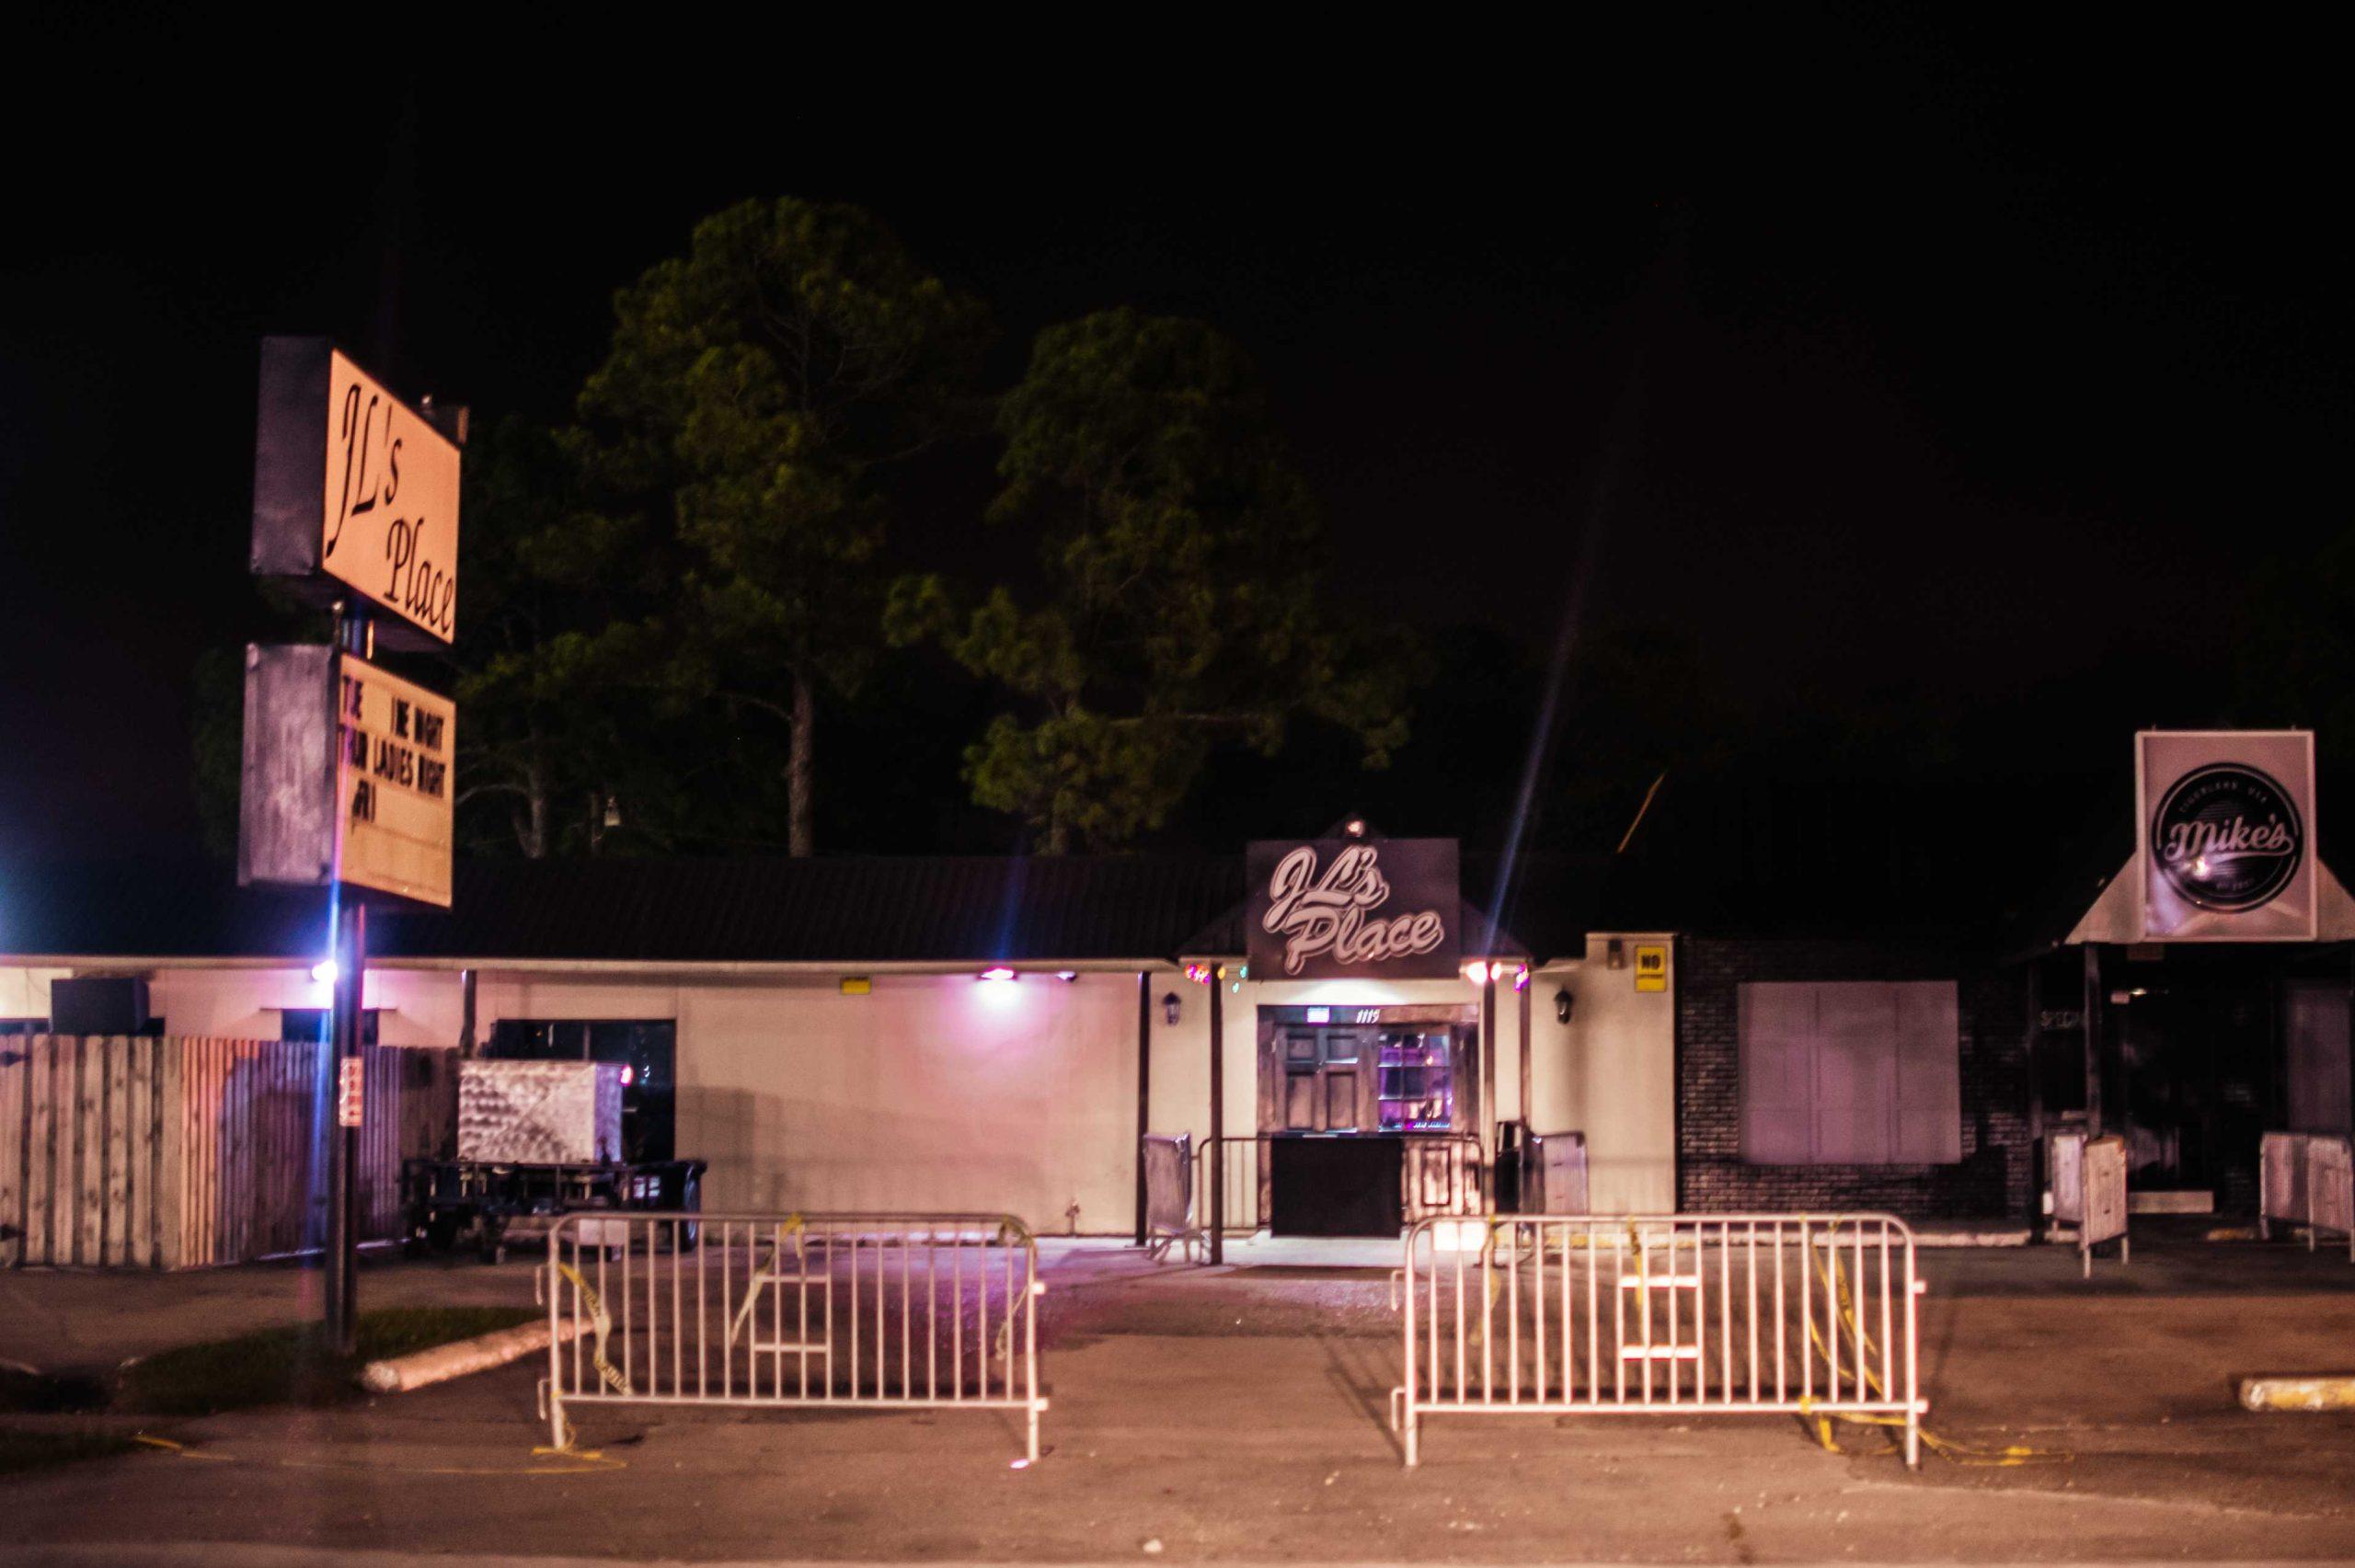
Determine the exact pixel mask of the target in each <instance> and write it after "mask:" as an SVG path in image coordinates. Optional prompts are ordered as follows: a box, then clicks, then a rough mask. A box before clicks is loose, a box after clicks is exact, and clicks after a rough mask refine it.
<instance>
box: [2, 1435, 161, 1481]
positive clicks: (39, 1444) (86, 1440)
mask: <svg viewBox="0 0 2355 1568" xmlns="http://www.w3.org/2000/svg"><path fill="white" fill-rule="evenodd" d="M138 1447H139V1444H137V1443H136V1442H133V1441H132V1439H131V1438H129V1437H117V1436H110V1435H109V1434H107V1433H104V1432H27V1431H22V1430H17V1429H12V1428H10V1427H6V1426H0V1475H16V1474H18V1473H20V1472H22V1471H29V1470H42V1469H45V1468H47V1467H48V1466H50V1465H70V1464H73V1463H75V1461H76V1460H79V1459H111V1458H112V1457H113V1456H115V1455H116V1454H127V1453H130V1452H131V1451H132V1449H134V1448H138Z"/></svg>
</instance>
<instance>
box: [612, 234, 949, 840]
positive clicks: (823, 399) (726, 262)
mask: <svg viewBox="0 0 2355 1568" xmlns="http://www.w3.org/2000/svg"><path fill="white" fill-rule="evenodd" d="M986 330H987V328H986V320H985V317H984V313H983V312H982V308H981V306H980V305H979V304H977V303H975V302H973V301H972V300H971V299H969V298H967V297H965V296H963V295H961V294H959V293H958V292H955V291H954V290H952V289H950V288H949V287H948V285H947V284H945V283H944V282H942V281H941V280H939V279H938V278H936V277H935V276H933V275H932V274H930V273H928V272H926V271H925V269H923V268H922V267H921V266H919V265H918V264H917V262H916V261H915V259H914V258H913V257H912V256H911V255H910V254H909V253H908V251H907V250H906V249H905V248H904V247H903V246H902V245H901V244H900V242H899V241H898V239H897V238H895V237H894V236H893V235H891V233H890V231H889V230H888V229H886V228H885V227H884V226H883V224H882V223H879V221H878V220H877V219H876V218H874V217H873V216H872V215H871V214H869V213H867V212H863V211H861V210H859V209H857V208H856V207H848V206H842V205H837V204H829V203H819V202H810V201H802V200H793V199H790V198H785V199H779V200H774V201H746V202H743V203H741V204H739V205H737V206H734V207H731V208H729V209H728V210H727V211H725V212H719V213H717V214H715V215H713V216H712V217H709V218H707V219H705V220H704V221H703V222H702V223H698V224H697V225H696V226H695V232H694V234H693V235H692V237H691V238H690V241H689V243H688V246H687V252H686V254H685V255H684V256H683V257H678V258H672V259H670V260H666V261H663V262H661V263H659V264H657V265H656V266H654V267H653V268H651V269H649V270H648V271H647V273H646V274H645V276H643V277H642V278H640V279H639V280H638V282H637V283H636V284H635V285H633V286H632V287H630V288H627V289H626V290H624V291H622V292H621V293H620V295H619V296H618V298H617V299H616V301H615V330H614V338H613V344H612V348H611V351H610V352H609V354H608V355H607V357H606V360H605V361H604V363H603V365H602V366H600V367H599V369H598V370H597V371H596V372H595V373H594V374H592V376H591V377H590V379H589V382H588V384H587V385H586V386H585V387H584V388H583V390H582V393H581V396H580V409H581V413H582V415H583V417H584V418H585V419H586V420H588V421H589V422H590V425H591V427H592V429H594V430H596V431H597V432H598V434H599V436H600V438H601V469H602V473H603V476H604V477H605V478H606V479H607V480H608V481H610V482H614V483H616V484H618V485H620V486H623V487H625V488H626V489H627V490H629V491H630V492H632V493H634V494H636V495H638V497H639V498H641V504H642V505H644V506H645V507H647V508H649V509H650V510H652V511H654V512H655V513H658V514H661V516H662V517H663V519H664V521H667V524H668V527H669V545H670V547H671V550H670V554H671V558H672V560H673V561H674V563H675V568H676V570H677V572H678V579H677V580H678V589H679V602H678V604H677V607H676V609H675V612H674V613H672V615H671V616H670V617H669V620H668V634H669V635H668V641H667V645H666V657H667V658H668V659H669V661H670V675H669V677H668V678H667V679H666V682H665V683H666V684H667V685H669V686H671V687H672V689H673V690H676V691H686V692H693V693H695V695H696V697H697V698H698V699H699V700H700V701H701V702H702V703H704V704H707V706H711V707H714V708H716V709H717V710H718V711H720V712H723V713H724V714H725V715H727V716H728V717H729V720H730V721H731V722H732V723H733V724H735V725H736V726H738V727H739V732H740V734H741V733H743V731H744V730H745V729H747V728H750V727H765V729H766V731H767V736H768V737H781V738H782V740H783V750H784V759H785V760H784V763H783V769H782V771H783V773H784V776H785V780H786V783H787V846H788V848H789V849H790V851H791V853H794V854H797V855H802V854H808V853H811V850H812V848H813V846H814V842H815V834H814V831H813V828H812V818H813V815H814V809H815V801H816V780H817V768H816V750H815V744H816V734H815V730H816V717H817V705H818V703H819V701H820V698H821V694H822V693H825V692H836V693H840V692H848V691H850V690H851V689H852V688H854V687H855V685H856V682H857V681H858V680H859V678H860V677H861V675H862V674H863V673H864V672H865V670H866V668H867V663H868V661H869V659H870V658H871V656H872V655H873V653H874V651H875V650H876V648H877V647H878V645H879V640H880V626H879V615H880V612H881V609H882V600H881V589H880V585H879V578H878V576H877V574H876V571H875V565H876V561H877V559H878V554H879V550H880V549H881V546H882V542H883V536H884V527H885V521H886V501H885V491H884V488H883V482H884V478H885V475H886V471H887V470H888V469H889V468H890V466H891V465H892V464H895V463H897V462H898V461H900V460H902V459H904V458H906V457H908V456H910V455H912V454H913V452H916V451H917V450H919V449H920V448H922V447H923V446H924V445H925V444H926V443H927V442H928V441H931V440H932V439H933V438H934V437H935V436H936V435H937V434H938V433H939V432H940V431H941V430H942V429H944V428H945V427H946V426H947V424H948V422H949V421H950V419H951V418H952V417H953V415H954V413H955V411H956V409H957V408H958V406H959V398H960V395H962V394H963V393H964V392H965V390H966V389H967V388H968V387H969V386H970V385H971V383H972V381H973V378H974V376H975V374H976V372H977V370H978V364H979V359H980V354H981V350H982V347H983V344H984V342H985V338H986Z"/></svg>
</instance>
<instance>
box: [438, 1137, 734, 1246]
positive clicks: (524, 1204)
mask: <svg viewBox="0 0 2355 1568" xmlns="http://www.w3.org/2000/svg"><path fill="white" fill-rule="evenodd" d="M708 1168H709V1166H708V1163H707V1162H705V1161H702V1160H638V1161H613V1162H584V1163H580V1164H538V1163H532V1162H521V1161H492V1160H409V1161H407V1162H404V1163H403V1165H402V1167H401V1207H402V1209H403V1212H404V1213H406V1215H407V1216H408V1230H407V1233H406V1244H407V1246H408V1251H409V1252H410V1253H412V1254H418V1253H426V1252H449V1251H452V1250H454V1248H456V1247H457V1246H458V1244H459V1243H460V1242H462V1241H470V1242H472V1243H473V1245H474V1246H475V1247H476V1249H477V1251H479V1252H480V1253H481V1254H482V1257H483V1261H484V1262H486V1263H499V1262H502V1261H504V1260H505V1258H506V1256H507V1230H508V1227H509V1226H510V1225H511V1224H512V1223H513V1222H514V1221H516V1220H518V1219H550V1220H553V1219H554V1218H555V1217H556V1216H557V1215H558V1214H560V1213H567V1212H580V1211H584V1210H597V1209H609V1210H615V1211H618V1212H644V1211H649V1210H660V1211H661V1212H663V1213H666V1214H673V1215H677V1214H696V1213H699V1212H700V1211H701V1210H702V1208H703V1176H704V1172H705V1171H706V1170H707V1169H708ZM699 1228H700V1226H699V1222H696V1221H692V1220H691V1221H688V1222H687V1223H686V1224H685V1225H684V1228H683V1229H682V1230H681V1231H680V1233H679V1237H680V1245H681V1246H683V1247H687V1248H692V1247H693V1246H694V1245H695V1240H696V1232H697V1230H699Z"/></svg>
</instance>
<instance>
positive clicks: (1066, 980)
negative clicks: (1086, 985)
mask: <svg viewBox="0 0 2355 1568" xmlns="http://www.w3.org/2000/svg"><path fill="white" fill-rule="evenodd" d="M1055 979H1059V980H1061V981H1063V984H1065V985H1069V984H1071V982H1072V981H1074V980H1075V979H1079V971H1078V970H1077V969H1057V970H1056V971H1055Z"/></svg>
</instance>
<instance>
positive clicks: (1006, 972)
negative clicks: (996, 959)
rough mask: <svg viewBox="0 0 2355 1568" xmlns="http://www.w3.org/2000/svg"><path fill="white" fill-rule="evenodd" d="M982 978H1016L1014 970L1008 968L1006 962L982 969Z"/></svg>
mask: <svg viewBox="0 0 2355 1568" xmlns="http://www.w3.org/2000/svg"><path fill="white" fill-rule="evenodd" d="M982 979H985V980H1001V981H1003V980H1010V979H1014V971H1013V970H1012V969H1009V968H1007V967H1005V965H1004V964H999V965H995V966H994V967H990V968H987V969H983V970H982Z"/></svg>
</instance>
